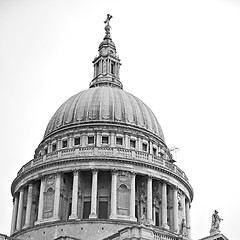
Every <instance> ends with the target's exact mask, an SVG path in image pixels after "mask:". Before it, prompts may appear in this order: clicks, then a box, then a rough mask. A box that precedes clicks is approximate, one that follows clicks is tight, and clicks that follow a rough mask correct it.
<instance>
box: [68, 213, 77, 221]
mask: <svg viewBox="0 0 240 240" xmlns="http://www.w3.org/2000/svg"><path fill="white" fill-rule="evenodd" d="M69 219H70V220H72V219H78V216H77V215H75V214H73V215H70V216H69Z"/></svg>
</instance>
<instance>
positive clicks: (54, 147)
mask: <svg viewBox="0 0 240 240" xmlns="http://www.w3.org/2000/svg"><path fill="white" fill-rule="evenodd" d="M56 150H57V144H56V143H53V145H52V151H53V152H54V151H56Z"/></svg>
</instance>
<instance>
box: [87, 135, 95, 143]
mask: <svg viewBox="0 0 240 240" xmlns="http://www.w3.org/2000/svg"><path fill="white" fill-rule="evenodd" d="M88 144H94V136H89V137H88Z"/></svg>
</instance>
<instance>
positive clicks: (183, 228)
mask: <svg viewBox="0 0 240 240" xmlns="http://www.w3.org/2000/svg"><path fill="white" fill-rule="evenodd" d="M188 229H190V227H188V226H187V225H186V223H185V219H184V218H183V219H182V222H181V228H180V233H181V235H182V237H183V238H187V237H188Z"/></svg>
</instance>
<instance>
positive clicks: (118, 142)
mask: <svg viewBox="0 0 240 240" xmlns="http://www.w3.org/2000/svg"><path fill="white" fill-rule="evenodd" d="M116 143H117V145H123V138H122V137H117V139H116Z"/></svg>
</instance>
